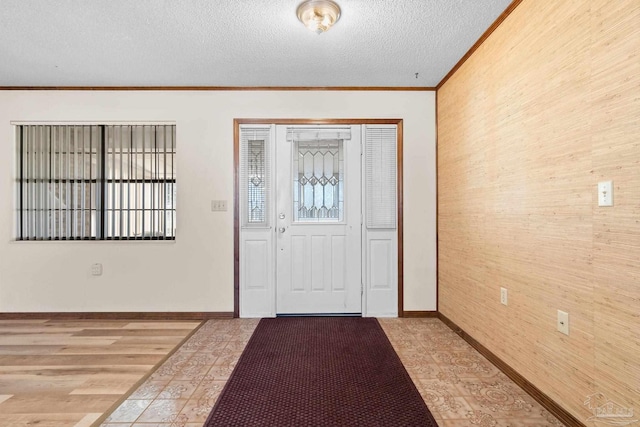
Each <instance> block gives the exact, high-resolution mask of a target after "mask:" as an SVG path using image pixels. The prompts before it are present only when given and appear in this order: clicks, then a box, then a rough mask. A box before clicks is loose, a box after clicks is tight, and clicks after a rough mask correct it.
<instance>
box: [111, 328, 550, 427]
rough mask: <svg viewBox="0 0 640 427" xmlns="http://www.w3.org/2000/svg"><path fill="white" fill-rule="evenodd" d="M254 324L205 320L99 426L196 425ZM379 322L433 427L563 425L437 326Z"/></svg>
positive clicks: (470, 349)
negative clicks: (425, 405) (422, 400)
mask: <svg viewBox="0 0 640 427" xmlns="http://www.w3.org/2000/svg"><path fill="white" fill-rule="evenodd" d="M257 323H258V320H256V319H233V320H210V321H208V322H207V323H206V324H205V325H203V326H202V328H200V329H199V330H198V332H196V333H195V334H194V335H193V336H192V337H191V338H190V339H189V340H188V341H187V342H186V343H185V344H184V345H183V346H182V347H181V348H180V349H178V350H177V351H176V352H175V353H174V354H173V355H172V356H171V357H170V358H169V359H168V360H167V361H166V362H165V363H164V364H163V365H162V366H161V367H160V368H159V369H158V370H157V371H156V372H155V373H153V374H152V375H151V376H150V377H149V378H148V380H147V381H146V382H145V383H144V384H142V385H141V386H140V388H138V389H137V390H136V391H134V392H133V394H131V395H130V396H129V398H128V399H127V400H125V401H124V402H123V403H122V405H120V407H118V408H117V409H116V410H115V411H114V412H113V413H112V414H111V415H110V416H109V417H107V419H106V420H105V422H104V423H103V424H102V426H103V427H125V426H133V427H151V426H154V427H159V426H162V427H196V426H198V427H201V426H202V423H203V422H204V421H205V420H206V418H207V416H208V415H209V412H210V410H211V408H212V407H213V405H214V403H215V401H216V399H217V398H218V395H219V394H220V392H221V391H222V388H223V387H224V384H225V382H226V381H227V379H228V378H229V375H230V374H231V371H232V370H233V368H234V366H235V364H236V362H237V360H238V358H239V357H240V354H241V353H242V350H243V348H244V346H245V345H246V343H247V341H248V340H249V338H250V337H251V333H252V332H253V330H254V328H255V326H256V325H257ZM380 324H381V325H382V327H383V329H384V330H385V332H386V334H387V336H388V337H389V340H390V341H391V343H392V344H393V346H394V348H395V349H396V352H397V353H398V355H399V356H400V359H401V360H402V362H403V363H404V365H405V367H406V369H407V371H408V372H409V374H410V375H411V377H412V379H413V380H414V383H415V384H416V387H417V388H418V390H419V391H420V394H421V395H422V397H423V398H424V400H425V402H426V403H427V406H428V407H429V409H430V410H431V412H432V413H433V415H434V417H435V418H436V420H437V422H438V425H439V426H441V427H458V426H460V427H461V426H480V427H517V426H526V427H533V426H539V427H543V426H556V427H561V426H562V423H560V422H559V421H558V420H557V419H555V418H554V417H553V416H552V415H551V414H550V413H549V412H547V411H546V410H545V409H544V408H542V406H540V405H539V404H538V403H537V402H536V401H535V400H533V399H532V398H531V397H530V396H528V395H527V394H526V393H525V392H524V391H523V390H522V389H520V388H519V387H518V386H517V385H516V384H515V383H513V382H512V381H511V380H510V379H509V378H507V377H506V376H505V375H504V374H502V373H501V372H500V371H499V370H498V369H497V368H495V367H494V366H493V365H492V364H491V363H489V362H488V361H487V360H486V359H484V357H483V356H481V355H480V354H479V353H478V352H476V351H475V350H474V349H473V348H472V347H471V346H469V345H468V344H467V343H466V342H465V341H464V340H463V339H462V338H460V337H459V336H458V335H456V334H455V333H454V332H453V331H452V330H451V329H450V328H448V327H447V326H446V325H445V324H444V323H442V322H441V321H440V320H438V319H380Z"/></svg>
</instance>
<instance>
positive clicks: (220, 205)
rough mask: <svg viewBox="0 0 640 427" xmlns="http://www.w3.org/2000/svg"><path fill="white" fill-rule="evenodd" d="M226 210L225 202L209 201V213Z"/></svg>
mask: <svg viewBox="0 0 640 427" xmlns="http://www.w3.org/2000/svg"><path fill="white" fill-rule="evenodd" d="M226 210H227V201H226V200H212V201H211V211H212V212H222V211H226Z"/></svg>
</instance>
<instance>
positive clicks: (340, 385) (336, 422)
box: [205, 317, 437, 427]
mask: <svg viewBox="0 0 640 427" xmlns="http://www.w3.org/2000/svg"><path fill="white" fill-rule="evenodd" d="M205 426H206V427H210V426H242V427H249V426H269V427H285V426H292V427H293V426H295V427H307V426H308V427H311V426H313V427H316V426H326V427H342V426H366V427H374V426H380V427H381V426H385V427H386V426H389V427H391V426H392V427H401V426H407V427H408V426H421V427H430V426H437V424H436V422H435V420H434V419H433V416H432V415H431V413H430V412H429V410H428V409H427V406H426V405H425V403H424V401H423V400H422V397H421V396H420V393H419V392H418V390H417V389H416V387H415V386H414V384H413V382H412V381H411V378H410V377H409V374H408V373H407V371H406V370H405V369H404V366H402V362H400V359H399V358H398V355H397V354H396V353H395V351H394V350H393V347H392V346H391V343H390V342H389V340H388V339H387V337H386V335H385V333H384V331H383V330H382V328H381V327H380V324H379V323H378V321H377V320H376V319H373V318H356V317H285V318H276V319H262V320H261V321H260V323H259V324H258V326H257V328H256V330H255V332H254V333H253V335H252V336H251V339H250V340H249V343H248V344H247V346H246V348H245V350H244V352H243V353H242V355H241V356H240V360H239V361H238V364H237V365H236V368H235V369H234V371H233V373H232V374H231V377H230V378H229V381H228V382H227V384H226V385H225V387H224V389H223V391H222V393H221V394H220V397H219V398H218V401H217V402H216V404H215V406H214V408H213V410H212V411H211V414H209V418H208V419H207V421H206V423H205Z"/></svg>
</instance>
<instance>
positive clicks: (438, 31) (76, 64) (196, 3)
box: [0, 0, 511, 87]
mask: <svg viewBox="0 0 640 427" xmlns="http://www.w3.org/2000/svg"><path fill="white" fill-rule="evenodd" d="M300 1H301V0H56V1H45V0H2V1H1V2H0V86H397V87H403V86H404V87H406V86H436V85H437V84H438V82H440V80H441V79H442V78H443V77H444V76H445V75H446V74H447V73H448V72H449V70H451V68H452V67H453V66H454V65H455V64H456V63H457V62H458V60H460V58H461V57H462V56H463V55H464V54H465V53H466V52H467V50H468V49H469V48H470V47H471V46H473V44H474V43H475V42H476V41H477V40H478V39H479V38H480V36H481V35H482V33H484V31H485V30H486V29H487V28H488V27H489V26H490V25H491V24H492V23H493V22H494V21H495V19H496V18H497V17H498V16H499V15H500V14H501V13H502V12H503V11H504V10H505V9H506V8H507V6H508V5H509V4H510V3H511V0H338V3H339V4H340V7H341V8H342V16H341V18H340V21H339V22H338V23H337V24H336V25H335V26H334V27H333V28H332V29H331V30H330V31H329V32H327V33H325V34H321V35H316V34H314V33H312V32H311V31H309V30H307V29H306V28H305V27H304V26H303V25H302V24H301V23H300V22H299V21H298V20H297V17H296V8H297V5H298V4H299V3H300ZM415 73H419V74H418V78H417V79H416V77H415Z"/></svg>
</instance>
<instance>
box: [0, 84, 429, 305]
mask: <svg viewBox="0 0 640 427" xmlns="http://www.w3.org/2000/svg"><path fill="white" fill-rule="evenodd" d="M234 118H318V119H321V118H401V119H404V227H405V229H404V230H405V233H404V289H405V291H404V301H405V310H435V309H436V234H435V233H436V227H435V226H436V198H435V189H436V185H435V179H436V174H435V92H402V91H393V92H372V91H363V92H354V91H345V92H336V91H317V92H316V91H283V92H280V91H236V92H233V91H200V92H176V91H160V92H146V91H142V92H134V91H123V92H117V91H106V92H100V91H0V135H1V136H2V138H1V139H0V141H1V142H0V200H3V201H4V203H2V204H1V205H0V312H20V311H25V312H31V311H33V312H37V311H53V312H64V311H226V312H230V311H233V209H232V208H231V207H232V206H233V204H232V200H233V119H234ZM12 121H20V122H22V121H38V122H64V121H73V122H77V121H90V122H105V121H117V122H127V121H136V122H139V121H175V123H176V125H177V174H178V175H177V186H178V198H177V203H178V206H177V208H178V214H177V216H178V224H177V239H176V241H175V242H15V241H13V240H14V238H15V209H16V203H15V156H16V154H15V147H16V144H15V136H14V129H13V126H12V125H11V122H12ZM212 199H226V200H228V201H229V207H230V209H229V210H228V211H227V212H211V210H210V201H211V200H212ZM96 262H100V263H102V264H103V266H104V270H103V275H102V276H100V277H93V276H91V275H90V266H91V264H92V263H96Z"/></svg>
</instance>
